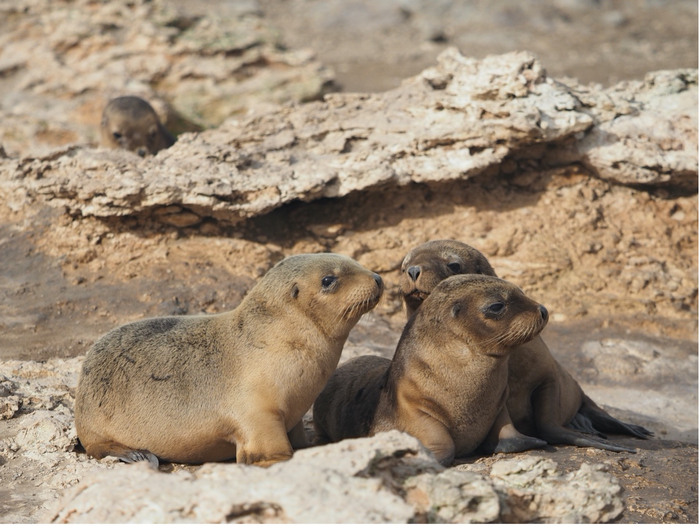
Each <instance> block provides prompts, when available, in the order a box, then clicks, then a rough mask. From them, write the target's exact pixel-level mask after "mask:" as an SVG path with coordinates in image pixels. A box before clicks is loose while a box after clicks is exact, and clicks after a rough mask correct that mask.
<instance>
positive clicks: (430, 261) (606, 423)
mask: <svg viewBox="0 0 700 526" xmlns="http://www.w3.org/2000/svg"><path fill="white" fill-rule="evenodd" d="M470 273H477V274H485V275H489V276H495V275H496V273H495V272H494V270H493V268H492V267H491V265H490V264H489V262H488V260H487V259H486V258H485V257H484V256H483V254H481V252H479V251H478V250H476V249H475V248H473V247H470V246H469V245H466V244H464V243H460V242H459V241H452V240H439V241H429V242H427V243H425V244H423V245H420V246H419V247H417V248H415V249H413V250H411V251H410V252H409V253H408V255H407V256H406V257H405V258H404V261H403V264H402V266H401V277H400V279H399V287H400V289H401V295H402V296H403V298H404V302H405V304H406V313H407V315H408V316H409V318H410V316H411V315H412V314H413V313H414V312H415V311H416V309H418V307H420V305H421V303H422V302H423V300H425V298H427V297H429V295H430V293H431V291H432V290H433V289H434V288H435V287H436V286H437V284H438V283H440V282H441V281H442V280H444V279H447V278H448V277H450V276H453V275H455V274H470ZM420 308H422V307H420ZM418 310H419V311H420V309H418ZM508 386H509V388H510V395H509V396H508V403H507V406H508V413H509V414H510V419H511V420H512V422H513V424H514V425H515V427H516V428H517V429H518V431H520V432H521V433H525V434H526V435H532V436H536V437H539V438H542V439H544V440H546V441H547V443H549V444H570V445H575V446H590V447H597V448H600V449H608V450H611V451H629V452H634V451H635V450H634V449H630V448H627V447H624V446H619V445H616V444H613V443H611V442H609V441H606V440H603V439H605V438H607V437H606V436H605V435H604V434H603V433H618V434H625V435H632V436H635V437H638V438H648V437H650V436H652V435H653V433H652V432H651V431H648V430H647V429H645V428H643V427H641V426H637V425H634V424H626V423H624V422H621V421H619V420H617V419H616V418H613V417H612V416H610V415H609V414H608V413H606V412H605V411H604V410H603V409H601V408H600V407H598V406H597V405H596V403H595V402H593V400H591V399H590V398H589V397H588V396H586V395H585V394H584V392H583V390H582V389H581V387H580V386H579V384H578V383H577V382H576V380H574V379H573V378H572V377H571V375H570V374H569V373H568V372H567V371H566V370H565V369H564V368H563V367H562V366H561V365H560V364H559V363H558V362H557V361H556V360H555V359H554V357H553V356H552V353H551V352H550V351H549V348H548V347H547V345H546V344H545V343H544V341H543V340H542V337H541V336H537V337H536V338H534V339H533V340H532V341H530V342H528V343H525V344H523V345H522V346H521V348H520V349H518V350H517V351H515V352H513V354H512V356H511V358H510V365H509V377H508ZM582 433H588V434H582ZM594 435H595V436H594Z"/></svg>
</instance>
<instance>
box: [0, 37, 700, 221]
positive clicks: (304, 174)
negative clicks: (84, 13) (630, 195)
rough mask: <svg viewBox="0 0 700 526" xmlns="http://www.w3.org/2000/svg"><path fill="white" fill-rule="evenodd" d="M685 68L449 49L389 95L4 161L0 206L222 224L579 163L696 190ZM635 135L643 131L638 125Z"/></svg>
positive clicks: (692, 75)
mask: <svg viewBox="0 0 700 526" xmlns="http://www.w3.org/2000/svg"><path fill="white" fill-rule="evenodd" d="M697 94H698V91H697V71H696V70H682V71H675V72H658V73H655V74H650V75H649V76H648V77H647V79H646V81H645V82H631V83H625V84H624V85H618V86H616V87H613V88H611V89H609V90H603V89H601V88H600V87H591V86H588V87H583V86H580V85H578V84H576V83H572V84H571V85H566V84H563V83H562V82H559V81H555V80H553V79H551V78H549V77H547V76H546V74H545V71H544V69H543V68H542V66H541V65H540V63H539V62H538V61H537V60H536V59H535V58H534V57H533V56H532V55H530V54H528V53H524V52H521V53H511V54H508V55H502V56H494V57H488V58H486V59H484V60H482V61H478V60H474V59H469V58H466V57H463V56H462V55H460V54H459V53H458V52H456V51H455V50H448V51H446V52H445V53H443V54H442V55H441V56H440V58H439V64H438V66H437V67H435V68H431V69H428V70H426V71H424V72H423V73H422V74H421V75H419V76H418V77H416V78H413V79H410V80H408V81H406V82H405V83H404V85H403V86H402V87H400V88H398V89H396V90H392V91H389V92H386V93H382V94H376V95H352V94H333V95H328V96H326V100H325V101H324V102H317V103H312V104H306V105H301V106H285V107H283V108H281V109H279V110H278V111H275V112H274V113H268V114H265V115H262V116H255V117H252V118H250V119H245V120H240V121H239V120H231V121H228V122H227V123H226V124H225V125H223V126H221V127H220V128H219V129H216V130H211V131H206V132H202V133H198V134H188V135H184V136H182V137H181V138H180V139H179V140H178V142H177V143H176V144H175V145H174V146H173V147H171V148H170V149H168V150H164V151H161V152H159V154H158V155H157V156H156V157H153V158H148V159H141V158H139V157H138V156H136V155H133V154H129V153H127V152H113V151H110V152H107V151H104V150H94V149H84V148H73V149H69V150H67V151H58V152H55V153H53V154H51V155H50V156H47V157H40V158H36V159H33V158H24V159H6V160H4V161H2V163H1V164H0V189H2V191H3V193H4V194H5V195H6V196H7V199H8V200H10V202H11V203H14V205H13V204H11V206H15V207H21V206H24V204H25V203H26V202H27V199H29V200H31V199H41V200H44V201H46V202H48V203H50V204H51V205H53V206H59V207H65V208H66V209H67V211H68V212H69V213H70V214H71V215H74V216H76V215H77V216H96V217H101V218H108V217H114V216H125V215H151V216H152V217H154V218H156V219H159V220H160V221H163V222H165V223H168V224H173V225H175V226H178V227H187V226H191V225H195V224H197V223H199V222H201V221H202V220H204V219H207V218H213V219H215V220H217V221H219V222H223V223H228V224H235V223H238V222H239V221H241V220H242V219H245V218H249V217H253V216H257V215H260V214H265V213H268V212H269V211H270V210H272V209H274V208H277V207H279V206H281V205H283V204H285V203H289V202H291V201H294V200H302V201H310V200H314V199H319V198H322V197H340V196H344V195H347V194H349V193H350V192H354V191H358V190H364V189H368V188H378V187H381V186H386V185H390V184H391V185H406V184H408V183H411V182H421V183H424V182H436V181H442V182H444V181H450V180H455V179H468V178H470V177H474V176H476V175H478V174H481V173H483V172H485V171H486V170H487V169H491V172H489V173H492V174H493V175H494V176H496V175H497V174H498V173H502V174H508V173H513V172H515V171H518V170H522V169H523V168H524V167H529V168H530V169H533V168H535V167H537V168H539V169H543V168H545V167H547V166H556V165H570V164H572V163H584V164H585V165H586V166H588V167H589V168H590V170H591V171H592V172H593V173H594V174H598V175H599V176H600V177H603V178H606V179H611V180H613V181H616V182H619V183H624V184H633V185H648V186H668V187H672V188H683V189H686V190H696V189H697V166H698V161H697V105H696V101H697ZM647 130H654V131H653V133H649V132H648V131H647Z"/></svg>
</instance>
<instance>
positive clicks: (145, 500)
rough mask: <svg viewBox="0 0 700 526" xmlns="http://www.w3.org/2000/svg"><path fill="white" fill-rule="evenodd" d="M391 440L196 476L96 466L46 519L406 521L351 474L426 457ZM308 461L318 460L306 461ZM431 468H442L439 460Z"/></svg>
mask: <svg viewBox="0 0 700 526" xmlns="http://www.w3.org/2000/svg"><path fill="white" fill-rule="evenodd" d="M388 435H390V436H385V437H379V438H378V440H377V439H357V440H350V441H347V443H345V444H342V445H340V446H341V447H337V446H336V447H332V446H329V447H323V448H315V449H316V451H314V452H313V454H311V455H309V454H308V452H307V451H302V452H299V453H297V454H295V456H294V457H293V458H292V459H291V460H290V461H288V462H282V463H279V464H275V465H274V466H272V467H270V468H269V469H263V468H258V467H254V466H245V465H237V464H207V465H205V466H203V467H202V468H201V469H199V470H197V471H195V472H194V473H188V472H182V471H180V472H177V473H174V474H171V475H168V474H164V473H159V472H157V471H155V470H152V469H149V468H148V467H147V466H145V465H143V464H141V465H138V464H137V465H133V466H116V467H115V469H113V470H110V471H109V472H108V473H107V472H104V471H103V470H100V469H97V470H95V471H94V472H92V473H91V474H90V475H89V476H87V477H85V478H84V479H83V480H81V481H80V483H79V484H77V485H76V486H75V487H74V488H71V489H70V490H69V491H68V492H67V493H66V496H65V497H64V498H63V499H62V501H61V502H60V503H59V505H58V506H57V507H56V508H55V510H53V511H52V512H51V513H50V514H49V515H47V517H46V519H47V520H49V521H52V522H61V523H65V522H84V521H88V522H115V521H117V522H151V523H152V522H208V523H211V522H241V521H243V522H250V521H255V522H258V521H263V522H280V521H282V522H302V523H312V522H313V523H317V522H326V523H338V522H340V523H342V522H354V523H370V522H407V521H408V520H409V519H410V518H411V517H412V516H413V514H414V511H413V508H412V507H411V506H410V505H408V504H406V503H405V502H403V501H402V500H401V499H400V498H399V497H398V496H396V495H395V494H394V493H392V492H391V491H390V490H389V489H388V488H386V487H385V486H384V485H383V483H382V481H381V479H380V478H378V477H371V478H370V477H363V476H354V475H355V474H356V473H360V472H364V471H366V470H368V469H371V468H372V466H377V465H378V464H381V463H382V461H383V460H387V459H390V458H392V457H394V456H395V455H396V454H397V452H399V456H401V455H404V456H408V457H411V456H415V455H419V457H424V458H425V457H427V456H428V455H429V454H428V453H427V452H426V451H425V449H424V448H423V447H422V446H421V445H420V443H419V442H418V441H417V440H416V439H414V438H412V437H409V436H408V435H405V434H401V433H398V432H391V433H389V434H388ZM311 451H312V450H309V452H311ZM302 453H304V454H302ZM310 456H311V457H312V458H315V460H312V461H310V462H309V457H310ZM321 457H323V458H321ZM432 463H433V464H434V465H437V463H436V462H435V460H432ZM348 468H349V469H348ZM353 471H356V473H352V472H353Z"/></svg>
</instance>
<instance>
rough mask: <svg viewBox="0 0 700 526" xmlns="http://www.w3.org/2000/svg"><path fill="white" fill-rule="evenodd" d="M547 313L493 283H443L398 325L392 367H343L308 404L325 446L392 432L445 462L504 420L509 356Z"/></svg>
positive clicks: (371, 362)
mask: <svg viewBox="0 0 700 526" xmlns="http://www.w3.org/2000/svg"><path fill="white" fill-rule="evenodd" d="M547 318H548V315H547V309H545V308H544V307H543V306H542V305H540V304H538V303H537V302H535V301H533V300H531V299H530V298H528V297H527V296H525V294H523V292H522V291H521V290H520V289H519V288H517V287H516V286H515V285H512V284H510V283H508V282H506V281H503V280H501V279H498V278H494V277H490V276H477V275H467V276H454V277H451V278H449V279H446V280H444V281H443V282H442V283H440V284H439V285H438V286H437V287H435V289H434V290H433V292H432V294H430V296H429V297H428V298H427V299H426V300H425V301H424V302H423V305H422V306H421V308H420V309H419V310H418V312H416V315H415V316H413V317H412V318H411V319H410V320H409V321H408V323H407V324H406V327H405V328H404V331H403V334H402V335H401V339H400V340H399V344H398V346H397V348H396V353H395V354H394V358H393V359H392V360H387V359H386V358H380V357H377V356H361V357H359V358H355V359H354V360H351V361H349V362H348V363H346V364H345V365H343V366H342V367H340V368H339V369H338V370H337V371H336V372H335V373H334V374H333V376H332V377H331V379H330V380H329V381H328V384H327V385H326V387H325V388H324V389H323V391H322V392H321V394H320V395H319V397H318V399H317V400H316V402H315V403H314V428H315V429H316V435H317V440H316V442H317V443H319V444H321V443H325V442H328V441H333V442H335V441H338V440H341V439H344V438H354V437H359V436H366V435H373V434H375V433H378V432H380V431H388V430H390V429H398V430H400V431H405V432H407V433H409V434H411V435H413V436H415V437H416V438H418V439H419V440H420V441H421V442H422V443H423V445H424V446H426V447H427V448H428V449H430V450H431V451H432V452H433V453H434V454H435V456H436V457H437V459H438V460H439V461H440V462H441V463H443V464H445V465H449V464H450V463H451V462H452V460H453V459H454V457H455V456H458V457H459V456H465V455H468V454H469V453H471V452H473V451H474V449H475V448H476V447H477V446H478V445H479V444H480V443H481V442H482V441H483V440H484V439H485V438H486V436H487V435H488V434H489V432H492V429H493V428H494V427H496V428H498V427H499V426H500V425H502V423H503V419H502V415H501V413H502V412H503V411H504V410H505V403H506V398H507V396H508V356H509V355H510V354H511V351H513V349H515V348H517V347H518V346H519V345H522V344H523V343H524V342H526V341H529V340H530V339H532V338H534V337H535V336H536V335H537V334H539V333H540V331H541V330H542V329H543V328H544V326H545V325H546V324H547Z"/></svg>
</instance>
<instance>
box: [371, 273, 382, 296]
mask: <svg viewBox="0 0 700 526" xmlns="http://www.w3.org/2000/svg"><path fill="white" fill-rule="evenodd" d="M372 277H373V278H374V282H375V283H376V284H377V287H378V288H379V294H381V293H382V292H384V280H382V277H381V276H380V275H379V274H377V273H376V272H373V273H372Z"/></svg>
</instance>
